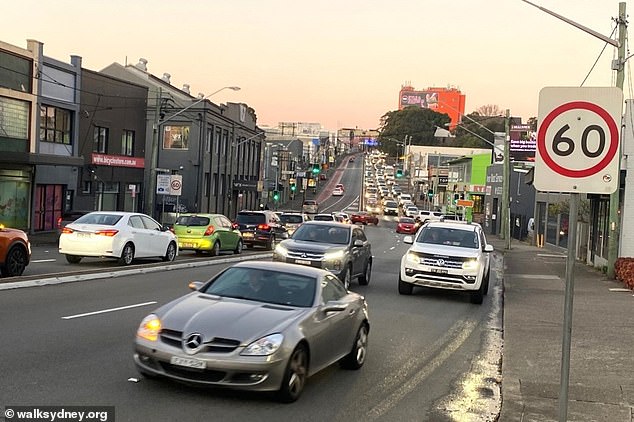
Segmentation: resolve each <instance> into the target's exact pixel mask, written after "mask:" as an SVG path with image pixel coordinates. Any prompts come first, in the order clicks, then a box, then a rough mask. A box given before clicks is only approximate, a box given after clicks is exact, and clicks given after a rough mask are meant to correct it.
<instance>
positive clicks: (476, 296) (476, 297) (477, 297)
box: [471, 280, 486, 305]
mask: <svg viewBox="0 0 634 422" xmlns="http://www.w3.org/2000/svg"><path fill="white" fill-rule="evenodd" d="M485 284H486V283H485V282H484V280H482V283H481V284H480V288H479V289H478V290H476V291H475V292H471V303H475V304H476V305H480V304H482V302H483V301H484V288H485Z"/></svg>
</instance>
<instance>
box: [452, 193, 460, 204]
mask: <svg viewBox="0 0 634 422" xmlns="http://www.w3.org/2000/svg"><path fill="white" fill-rule="evenodd" d="M458 199H460V195H459V194H457V193H454V194H453V204H454V205H457V204H458Z"/></svg>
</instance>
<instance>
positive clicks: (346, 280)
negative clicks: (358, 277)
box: [341, 268, 350, 290]
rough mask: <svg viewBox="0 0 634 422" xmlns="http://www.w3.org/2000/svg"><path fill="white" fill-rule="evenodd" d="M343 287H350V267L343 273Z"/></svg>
mask: <svg viewBox="0 0 634 422" xmlns="http://www.w3.org/2000/svg"><path fill="white" fill-rule="evenodd" d="M341 281H343V287H345V288H346V290H348V289H349V288H350V268H346V273H345V274H344V275H343V280H341Z"/></svg>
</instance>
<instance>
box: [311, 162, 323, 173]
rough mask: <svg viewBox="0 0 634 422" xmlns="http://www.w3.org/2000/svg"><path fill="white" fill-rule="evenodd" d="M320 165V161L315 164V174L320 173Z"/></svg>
mask: <svg viewBox="0 0 634 422" xmlns="http://www.w3.org/2000/svg"><path fill="white" fill-rule="evenodd" d="M320 167H321V166H320V165H319V163H315V164H313V174H319V172H320V171H321V169H320Z"/></svg>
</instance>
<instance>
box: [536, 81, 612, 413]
mask: <svg viewBox="0 0 634 422" xmlns="http://www.w3.org/2000/svg"><path fill="white" fill-rule="evenodd" d="M622 109H623V92H622V90H621V89H620V88H614V87H609V88H566V87H547V88H543V89H542V90H541V91H540V93H539V108H538V120H539V128H538V130H537V151H536V155H535V179H534V182H533V183H534V185H535V188H537V189H538V190H541V191H554V192H568V193H570V194H571V195H570V212H569V217H568V219H569V220H568V221H569V222H568V256H567V261H566V288H565V303H564V323H563V328H564V329H563V340H562V348H561V381H560V390H559V415H560V419H561V420H565V415H566V414H567V411H568V384H569V378H570V343H571V337H572V309H573V306H572V305H573V296H574V264H575V259H576V254H575V246H576V243H577V213H578V209H579V194H580V193H602V194H611V193H613V192H614V191H616V189H617V188H618V184H619V164H620V159H621V155H620V150H619V141H620V131H619V127H620V124H617V122H620V121H621V114H622Z"/></svg>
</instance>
